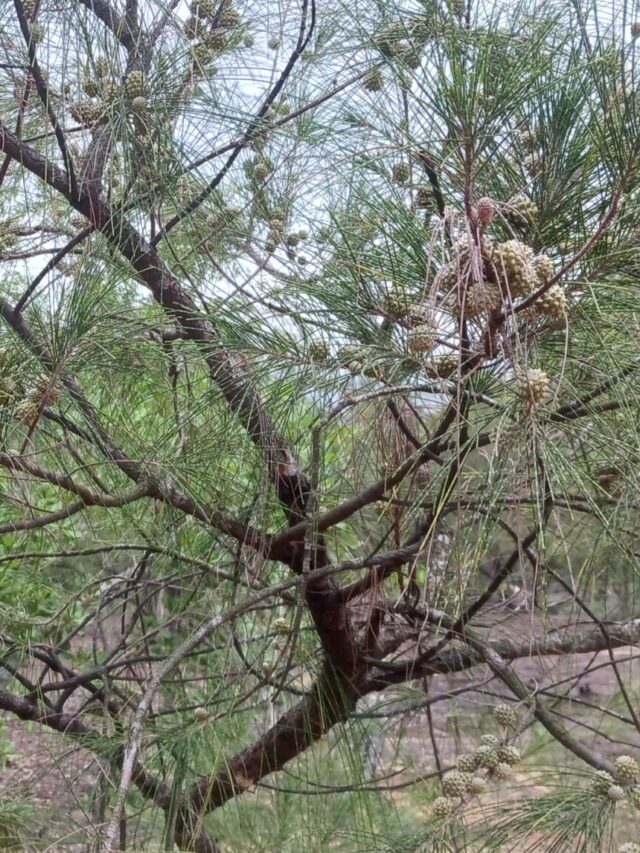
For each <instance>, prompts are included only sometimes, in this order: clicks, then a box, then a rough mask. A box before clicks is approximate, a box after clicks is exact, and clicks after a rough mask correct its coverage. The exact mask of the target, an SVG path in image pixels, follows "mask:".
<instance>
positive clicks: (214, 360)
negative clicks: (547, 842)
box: [0, 123, 358, 678]
mask: <svg viewBox="0 0 640 853" xmlns="http://www.w3.org/2000/svg"><path fill="white" fill-rule="evenodd" d="M0 148H1V149H2V150H3V151H5V152H7V153H11V154H12V155H13V156H16V157H18V158H20V160H21V162H22V164H23V165H24V166H25V168H27V169H28V170H29V171H31V172H32V173H33V174H34V175H36V176H37V177H39V178H41V180H43V181H45V182H46V183H47V184H49V185H50V186H52V187H53V188H54V189H56V190H57V191H58V192H60V193H62V194H63V195H64V196H65V197H66V198H67V200H68V201H69V202H70V203H71V204H72V205H73V207H75V209H76V210H78V211H79V212H80V213H82V214H83V215H84V216H86V217H87V219H88V220H89V221H90V222H91V223H92V224H93V225H94V226H95V228H96V229H97V230H98V231H100V232H101V233H102V234H103V235H104V236H105V237H106V239H107V240H108V241H109V243H110V244H111V245H113V246H114V248H116V249H117V250H118V251H119V252H120V253H121V254H122V255H123V256H124V258H126V260H127V261H128V262H129V263H130V264H131V266H132V267H133V268H134V270H135V271H136V272H137V274H138V277H139V279H140V280H141V282H142V283H143V284H145V285H146V286H147V287H148V288H149V290H150V291H151V293H152V295H153V297H154V299H155V300H156V302H157V303H158V304H159V305H161V306H162V307H163V308H164V309H165V311H167V312H168V313H169V314H170V315H171V316H172V317H174V318H175V320H176V321H177V323H178V324H179V326H180V327H181V328H182V330H183V332H184V335H185V337H186V338H187V339H189V340H191V341H193V342H194V343H196V344H197V345H199V346H200V347H201V349H202V352H203V355H204V358H205V360H206V363H207V366H208V369H209V373H210V376H211V378H212V380H213V381H214V382H215V384H216V385H217V386H218V388H219V389H220V391H221V392H222V394H223V396H224V398H225V399H226V401H227V404H228V405H229V407H230V409H231V411H232V412H233V413H234V414H235V416H236V417H237V418H238V420H239V421H240V422H241V423H242V425H243V427H244V428H245V429H246V431H247V433H248V434H249V436H250V437H251V438H252V440H253V441H254V442H255V444H256V445H257V446H258V447H259V448H260V449H261V451H262V455H263V458H264V460H265V463H266V465H267V468H268V471H269V474H270V476H271V477H272V480H273V482H274V483H275V486H276V493H277V495H278V498H279V500H280V502H281V504H282V505H283V506H284V508H285V510H286V513H287V518H288V521H289V524H290V525H295V526H298V525H297V522H299V521H301V520H302V519H303V518H304V514H305V508H306V500H307V496H308V491H309V486H308V482H307V478H306V476H305V475H304V473H303V471H302V469H301V467H300V465H299V463H298V461H297V460H296V459H295V457H294V454H293V452H292V450H291V447H290V446H289V444H288V442H287V441H286V440H285V438H284V437H283V436H282V435H281V434H280V432H279V430H278V429H277V428H276V427H275V425H274V423H273V422H272V420H271V418H270V417H269V414H268V412H267V411H266V409H265V407H264V404H263V402H262V400H261V399H260V397H259V395H258V394H257V392H256V390H255V388H254V386H253V384H252V382H251V377H250V375H249V374H248V373H247V372H246V371H245V369H244V367H243V366H242V365H241V363H240V362H239V361H238V360H237V359H234V358H233V357H232V356H231V355H230V354H229V353H227V352H226V351H225V350H224V348H223V347H222V346H221V344H220V342H219V340H218V336H217V333H216V329H215V326H214V325H213V323H212V322H211V320H210V319H209V318H207V317H203V316H202V315H201V313H200V311H199V310H198V309H197V307H196V305H195V303H194V301H193V299H192V298H191V296H190V295H189V294H188V293H187V291H186V290H185V289H184V288H183V287H182V285H181V284H180V283H179V282H178V280H177V279H176V278H175V277H174V276H173V275H172V273H171V272H170V270H169V268H168V267H167V265H166V263H165V262H164V261H163V260H162V258H161V257H160V255H159V254H158V252H157V251H156V249H155V248H154V247H153V246H151V245H150V244H149V243H148V242H147V241H146V240H145V239H144V238H143V237H142V236H141V235H140V234H138V232H137V231H136V230H135V229H134V228H133V226H132V225H131V224H130V223H129V222H128V221H127V220H126V218H125V217H124V216H123V215H122V214H121V213H120V212H119V211H117V210H115V209H113V208H111V207H110V206H109V205H107V204H106V202H105V201H103V200H102V199H101V198H100V197H96V196H95V195H91V196H90V197H86V196H83V197H82V198H81V199H80V200H79V201H75V200H73V199H72V198H71V197H70V195H69V192H68V188H67V181H66V176H65V175H64V173H63V172H62V171H61V170H60V169H58V168H57V167H56V166H55V165H54V164H52V163H49V162H48V161H47V160H46V158H44V157H43V156H42V155H41V154H39V152H37V151H36V150H34V149H33V148H30V147H29V146H26V145H24V144H23V143H22V142H21V141H20V140H19V139H18V138H17V137H16V136H15V134H13V133H12V132H11V131H10V130H9V129H8V128H6V127H5V126H3V125H2V123H0ZM10 317H11V319H12V320H13V321H14V323H16V325H17V326H19V325H20V324H19V323H18V322H17V318H16V317H15V315H13V314H10ZM67 387H69V388H70V390H71V391H72V393H73V394H74V396H75V397H76V399H77V400H78V402H79V405H80V406H81V408H82V409H83V411H84V412H85V415H86V416H91V414H92V410H91V407H90V406H89V404H88V403H87V402H86V400H84V399H83V398H82V396H81V395H80V392H79V390H78V389H75V388H73V386H69V385H68V386H67ZM101 438H102V436H101ZM114 461H116V462H117V464H118V465H119V467H122V468H123V470H125V473H127V472H130V473H129V476H132V474H133V469H132V462H131V460H127V459H122V458H121V454H120V453H116V454H115V457H114ZM167 490H169V492H171V491H172V490H173V487H172V486H169V485H167V484H158V488H157V493H158V496H159V497H161V496H162V494H163V492H164V491H167ZM305 531H306V527H303V528H302V530H300V531H299V532H298V534H297V535H294V536H293V537H291V539H290V540H289V541H291V542H292V543H293V548H294V554H293V556H291V551H290V549H289V548H285V549H284V553H285V554H286V555H287V556H288V557H289V560H288V563H289V565H292V566H294V567H296V566H297V567H298V570H300V571H301V570H302V554H303V552H304V536H305ZM287 544H288V543H287ZM319 550H320V552H321V553H320V555H319V556H318V560H317V564H318V565H321V564H322V562H323V559H324V557H323V556H322V554H323V553H324V549H319ZM271 553H272V555H274V554H281V555H282V554H283V549H281V548H280V546H276V548H272V549H271ZM296 554H298V555H299V556H298V558H296ZM320 583H321V587H320V588H314V589H308V590H307V600H308V603H309V607H310V610H311V614H312V616H313V619H314V622H315V624H316V628H317V630H318V633H319V636H320V639H321V641H322V643H323V646H324V647H325V649H326V650H327V652H328V654H329V655H330V657H331V658H332V660H333V662H334V665H335V666H336V669H337V671H339V672H342V673H343V674H344V677H346V678H352V677H353V675H354V673H355V671H356V660H357V657H358V654H357V649H356V643H355V639H354V636H353V632H352V630H351V628H350V625H349V618H348V613H347V611H346V608H345V607H344V605H343V604H342V603H341V602H339V601H337V600H332V599H331V597H330V593H332V592H333V586H332V583H331V581H329V580H325V581H321V582H320ZM318 594H319V595H318Z"/></svg>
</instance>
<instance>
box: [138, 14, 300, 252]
mask: <svg viewBox="0 0 640 853" xmlns="http://www.w3.org/2000/svg"><path fill="white" fill-rule="evenodd" d="M307 18H309V24H308V26H307ZM315 21H316V3H315V0H310V2H309V0H302V9H301V12H300V29H299V32H298V40H297V43H296V46H295V48H294V49H293V51H292V53H291V56H290V57H289V60H288V62H287V64H286V65H285V67H284V68H283V69H282V72H281V73H280V75H279V77H278V79H277V80H276V82H275V84H274V85H273V87H272V89H271V91H270V92H269V93H268V94H267V96H266V98H265V99H264V101H263V103H262V106H261V107H260V109H259V110H258V112H257V113H256V115H255V116H254V118H253V119H252V120H251V122H250V124H249V126H248V127H247V129H246V130H245V132H244V133H243V134H242V136H241V137H240V139H239V140H238V141H237V142H236V143H235V145H234V147H233V149H232V151H231V154H230V155H229V157H228V158H227V161H226V163H225V164H224V166H223V167H222V168H221V169H220V170H219V171H218V174H217V175H216V176H215V177H214V178H212V179H211V181H209V183H208V184H207V186H206V187H205V188H204V189H203V190H202V192H200V193H199V194H198V195H197V196H196V197H195V198H193V199H191V201H190V202H189V203H188V204H186V205H185V206H184V207H183V209H182V210H179V211H178V212H177V213H176V215H175V216H173V217H172V218H171V219H170V220H169V222H167V224H166V225H165V226H164V228H162V229H161V230H160V231H159V232H158V234H157V235H156V236H155V237H154V238H153V240H152V241H151V245H152V246H157V245H158V243H159V242H160V241H161V240H163V239H164V238H165V237H166V235H167V234H168V233H169V232H170V231H172V230H173V229H174V228H175V227H176V225H178V224H179V223H180V222H181V221H182V220H183V219H184V218H185V217H186V216H189V215H190V214H191V213H193V212H194V211H195V210H197V209H198V207H200V205H201V204H202V203H203V202H204V201H206V199H207V198H208V197H209V196H210V195H211V193H212V192H214V190H215V189H216V187H218V186H219V185H220V183H221V182H222V180H223V179H224V177H225V175H226V174H227V173H228V171H229V169H230V168H231V166H232V165H233V164H234V162H235V160H236V159H237V158H238V156H239V155H240V153H241V152H242V150H243V149H244V148H246V146H247V145H249V143H250V142H251V141H252V140H253V139H254V138H255V136H256V133H257V132H259V130H260V125H261V122H262V119H263V118H264V116H265V115H266V113H267V111H268V110H269V108H270V107H271V105H272V104H273V103H274V101H275V100H276V98H277V97H278V95H279V94H280V92H281V91H282V89H283V88H284V86H285V84H286V82H287V80H288V79H289V77H290V76H291V73H292V71H293V69H294V67H295V65H296V63H297V62H298V60H299V59H300V57H301V56H302V54H303V52H304V50H305V48H306V46H307V45H308V44H309V41H310V39H311V37H312V36H313V31H314V28H315Z"/></svg>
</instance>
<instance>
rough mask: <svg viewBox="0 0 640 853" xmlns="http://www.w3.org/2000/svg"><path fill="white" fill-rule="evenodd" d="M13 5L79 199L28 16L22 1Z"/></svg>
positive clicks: (72, 190)
mask: <svg viewBox="0 0 640 853" xmlns="http://www.w3.org/2000/svg"><path fill="white" fill-rule="evenodd" d="M13 3H14V6H15V10H16V15H17V17H18V23H19V24H20V30H21V32H22V37H23V38H24V41H25V44H26V46H27V53H28V54H29V65H30V68H31V73H32V75H33V79H34V81H35V84H36V91H37V92H38V96H39V98H40V100H41V101H42V104H43V106H44V108H45V110H46V112H47V116H48V117H49V122H50V123H51V127H52V128H53V132H54V135H55V137H56V142H57V143H58V147H59V148H60V153H61V154H62V160H63V162H64V167H65V169H66V170H67V176H68V180H69V193H70V195H71V197H72V198H78V182H77V180H76V174H75V169H74V165H73V160H72V158H71V153H70V152H69V147H68V146H67V140H66V138H65V135H64V131H63V130H62V126H61V125H60V122H59V121H58V118H57V116H56V114H55V112H54V110H53V107H52V106H51V93H50V92H49V90H48V88H47V84H46V83H45V81H44V77H43V76H42V71H41V70H40V65H39V63H38V60H37V58H36V46H35V40H34V39H33V36H32V32H31V27H30V26H29V21H28V20H27V16H26V15H25V11H24V6H23V3H22V0H13Z"/></svg>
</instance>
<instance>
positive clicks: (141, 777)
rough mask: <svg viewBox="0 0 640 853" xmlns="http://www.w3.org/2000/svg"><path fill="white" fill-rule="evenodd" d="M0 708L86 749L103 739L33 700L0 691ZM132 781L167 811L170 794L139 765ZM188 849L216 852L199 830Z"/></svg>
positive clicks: (81, 722) (69, 716)
mask: <svg viewBox="0 0 640 853" xmlns="http://www.w3.org/2000/svg"><path fill="white" fill-rule="evenodd" d="M0 709H2V710H3V711H6V712H8V713H10V714H13V715H15V716H16V717H18V718H19V719H21V720H29V721H31V722H34V723H39V724H40V725H42V726H46V727H47V728H50V729H53V730H54V731H56V732H59V733H60V734H62V735H65V736H70V737H75V738H77V739H78V740H80V742H84V743H85V744H86V747H87V749H94V750H95V745H96V744H97V743H100V742H101V740H103V738H102V736H101V735H99V734H98V732H96V731H95V730H94V729H92V728H91V727H90V726H88V725H87V724H86V723H85V722H84V720H82V719H80V717H78V716H77V715H75V714H67V713H63V712H59V711H55V710H52V709H51V708H50V707H48V706H47V705H42V704H40V703H38V702H36V701H35V700H33V699H26V698H24V697H21V696H16V695H14V694H13V693H9V692H8V691H6V690H2V689H0ZM132 780H133V782H134V784H135V785H136V786H137V787H138V789H139V790H140V791H141V793H142V794H143V795H144V796H145V797H146V798H147V799H151V800H153V801H154V802H155V804H156V805H157V806H158V807H159V808H161V809H163V810H164V811H168V810H169V809H170V808H171V804H172V802H173V794H172V791H171V788H170V786H169V785H166V784H165V783H164V782H161V781H160V780H159V779H156V778H155V777H154V776H152V775H151V774H150V773H149V772H148V771H147V770H145V768H144V766H143V765H142V764H140V763H139V762H137V763H136V764H135V766H134V768H133V772H132ZM191 849H192V850H194V851H196V853H220V851H219V848H218V846H217V844H216V843H215V841H213V839H212V838H210V837H209V835H207V833H206V832H205V830H204V829H203V828H202V827H198V828H197V829H196V830H195V831H194V836H193V840H192V847H191Z"/></svg>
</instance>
